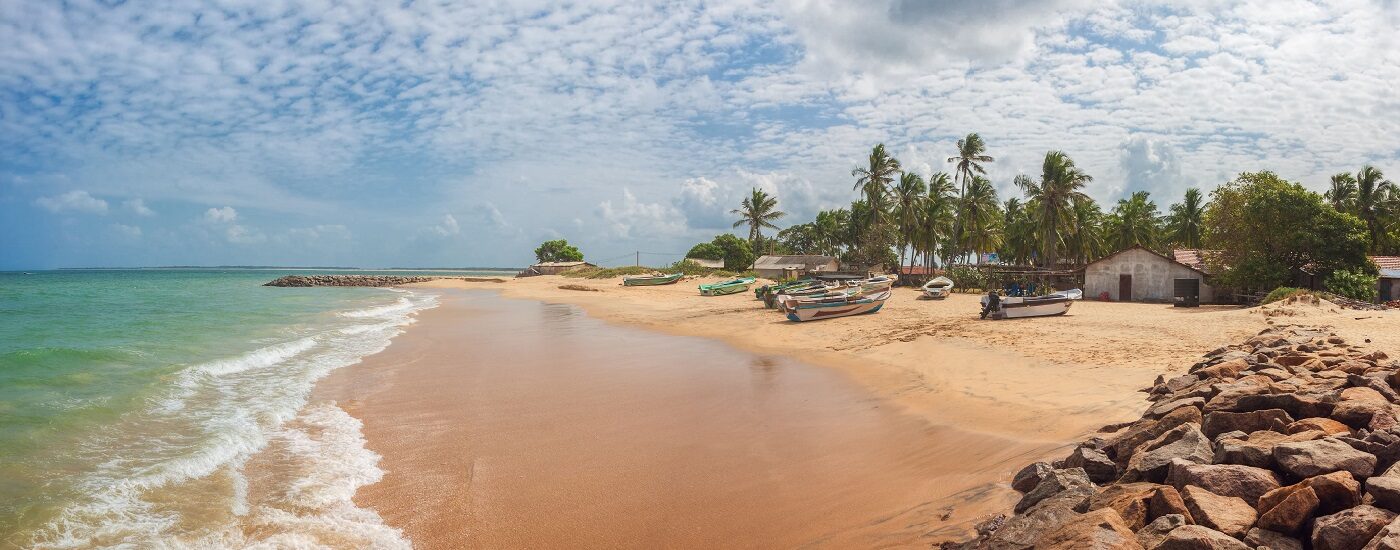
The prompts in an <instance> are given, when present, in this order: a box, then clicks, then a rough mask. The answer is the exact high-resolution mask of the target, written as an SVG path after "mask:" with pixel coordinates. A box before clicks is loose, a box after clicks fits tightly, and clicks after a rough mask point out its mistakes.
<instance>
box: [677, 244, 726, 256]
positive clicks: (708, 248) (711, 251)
mask: <svg viewBox="0 0 1400 550" xmlns="http://www.w3.org/2000/svg"><path fill="white" fill-rule="evenodd" d="M685 257H687V258H699V259H702V260H723V259H724V249H723V248H720V246H719V245H717V244H715V243H712V242H709V243H700V244H697V245H695V246H692V247H690V252H686V253H685Z"/></svg>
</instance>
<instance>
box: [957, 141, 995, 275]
mask: <svg viewBox="0 0 1400 550" xmlns="http://www.w3.org/2000/svg"><path fill="white" fill-rule="evenodd" d="M986 151H987V144H986V143H984V142H983V141H982V136H979V135H977V134H976V133H971V134H968V135H967V137H965V138H963V139H960V140H958V155H957V156H954V157H948V162H953V163H956V164H955V165H954V167H953V175H954V176H955V177H956V178H957V180H958V182H959V183H960V184H961V186H960V187H959V190H958V205H959V210H958V214H957V216H956V218H955V221H954V222H953V235H954V239H959V238H961V236H962V226H963V215H964V212H963V211H962V209H961V208H962V203H963V198H964V197H966V196H967V185H968V182H969V181H970V180H971V179H972V177H973V175H974V173H975V174H976V175H983V174H986V173H987V170H986V169H985V168H983V167H982V163H984V162H994V161H996V159H994V158H992V157H990V156H988V155H986V154H985V153H986ZM954 247H955V248H957V249H958V250H956V252H957V253H958V254H961V253H962V249H961V243H956V242H955V243H954Z"/></svg>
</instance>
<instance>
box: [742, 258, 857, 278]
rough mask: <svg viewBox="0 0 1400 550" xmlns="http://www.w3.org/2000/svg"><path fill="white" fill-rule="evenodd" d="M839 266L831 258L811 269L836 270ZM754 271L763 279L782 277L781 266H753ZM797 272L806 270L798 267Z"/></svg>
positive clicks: (838, 263) (803, 272)
mask: <svg viewBox="0 0 1400 550" xmlns="http://www.w3.org/2000/svg"><path fill="white" fill-rule="evenodd" d="M839 267H840V262H838V261H836V260H834V259H833V260H831V261H830V262H827V263H825V264H822V265H820V266H817V267H816V268H815V269H812V271H837V270H838V268H839ZM754 273H755V274H757V275H758V276H759V277H763V278H765V279H781V278H782V277H783V268H781V267H777V268H771V267H755V268H754ZM797 273H798V275H802V274H806V273H807V270H805V269H801V268H799V269H798V271H797Z"/></svg>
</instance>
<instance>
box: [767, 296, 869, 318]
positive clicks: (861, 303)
mask: <svg viewBox="0 0 1400 550" xmlns="http://www.w3.org/2000/svg"><path fill="white" fill-rule="evenodd" d="M889 297H890V291H889V290H885V291H883V292H879V293H876V294H870V295H865V296H850V297H846V298H833V299H828V300H823V301H820V302H787V303H785V304H783V307H784V310H785V311H786V312H787V318H788V320H790V321H797V322H802V321H817V320H821V319H835V318H837V317H850V316H852V315H864V314H866V313H875V312H877V311H880V308H881V307H883V306H884V305H885V300H886V299H888V298H889Z"/></svg>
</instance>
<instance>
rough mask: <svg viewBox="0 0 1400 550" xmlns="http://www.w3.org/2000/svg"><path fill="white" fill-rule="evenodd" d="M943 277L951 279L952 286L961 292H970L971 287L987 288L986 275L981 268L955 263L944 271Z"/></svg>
mask: <svg viewBox="0 0 1400 550" xmlns="http://www.w3.org/2000/svg"><path fill="white" fill-rule="evenodd" d="M944 276H945V277H948V278H949V279H952V280H953V288H954V289H956V290H959V291H962V292H970V291H972V290H973V289H981V290H986V289H987V277H986V275H985V274H984V273H983V272H982V270H980V269H977V268H974V267H972V266H966V265H955V266H951V267H949V268H948V270H947V272H946V273H944Z"/></svg>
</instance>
